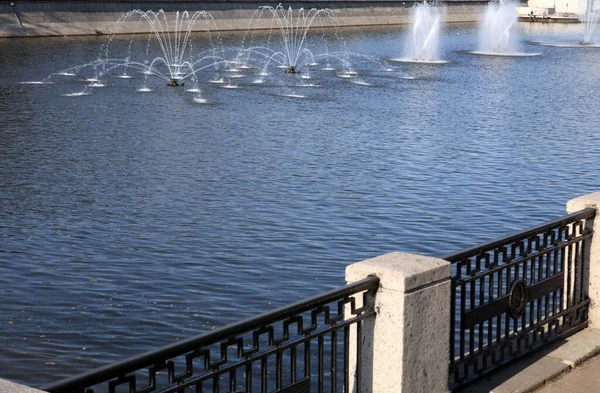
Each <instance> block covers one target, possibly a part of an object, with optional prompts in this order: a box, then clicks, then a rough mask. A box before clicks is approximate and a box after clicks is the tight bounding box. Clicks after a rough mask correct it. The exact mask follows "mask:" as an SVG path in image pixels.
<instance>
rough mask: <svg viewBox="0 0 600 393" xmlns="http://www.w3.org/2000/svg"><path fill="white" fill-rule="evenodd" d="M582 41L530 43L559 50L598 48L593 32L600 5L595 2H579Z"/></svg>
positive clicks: (593, 0)
mask: <svg viewBox="0 0 600 393" xmlns="http://www.w3.org/2000/svg"><path fill="white" fill-rule="evenodd" d="M579 11H580V17H579V19H580V21H581V29H582V40H581V41H580V42H555V41H532V43H533V44H537V45H542V46H554V47H559V48H600V45H599V44H596V43H594V40H593V39H594V31H595V29H596V23H597V22H598V18H599V17H600V5H596V1H595V0H579Z"/></svg>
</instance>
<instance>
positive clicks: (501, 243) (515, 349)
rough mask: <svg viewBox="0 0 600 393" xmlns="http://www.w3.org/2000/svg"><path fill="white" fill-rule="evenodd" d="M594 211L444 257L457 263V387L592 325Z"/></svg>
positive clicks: (453, 362)
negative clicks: (591, 260) (591, 247)
mask: <svg viewBox="0 0 600 393" xmlns="http://www.w3.org/2000/svg"><path fill="white" fill-rule="evenodd" d="M595 214H596V211H595V209H585V210H582V211H580V212H578V213H574V214H570V215H568V216H565V217H561V218H559V219H557V220H554V221H551V222H548V223H545V224H543V225H540V226H537V227H534V228H531V229H529V230H526V231H523V232H519V233H516V234H513V235H510V236H507V237H505V238H502V239H498V240H496V241H493V242H490V243H486V244H482V245H478V246H475V247H472V248H469V249H466V250H462V251H459V252H456V253H452V254H448V255H445V256H442V257H441V258H443V259H446V260H448V261H450V262H452V295H451V303H452V305H451V334H450V370H449V371H450V387H451V388H452V389H457V388H459V387H461V386H463V385H465V384H466V383H468V382H470V381H472V380H474V379H476V378H478V377H480V376H482V375H484V374H486V373H488V372H490V371H492V370H494V369H496V368H497V367H499V366H501V365H503V364H506V363H508V362H511V361H513V360H516V359H518V358H521V357H522V356H524V355H526V354H528V353H530V352H531V351H533V350H536V349H538V348H540V347H541V346H543V345H545V344H547V343H550V342H552V341H554V340H557V339H559V338H563V337H566V336H568V335H570V334H573V333H575V332H577V331H579V330H581V329H583V328H585V327H586V326H587V320H588V306H589V303H590V301H589V298H588V282H589V262H588V261H589V243H590V240H591V237H592V233H593V230H592V223H593V218H594V216H595Z"/></svg>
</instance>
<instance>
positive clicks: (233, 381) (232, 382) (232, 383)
mask: <svg viewBox="0 0 600 393" xmlns="http://www.w3.org/2000/svg"><path fill="white" fill-rule="evenodd" d="M236 374H237V368H232V369H231V370H229V389H230V390H231V391H232V392H235V391H237V375H236Z"/></svg>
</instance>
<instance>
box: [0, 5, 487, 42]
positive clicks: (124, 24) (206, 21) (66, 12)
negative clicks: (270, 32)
mask: <svg viewBox="0 0 600 393" xmlns="http://www.w3.org/2000/svg"><path fill="white" fill-rule="evenodd" d="M278 4H279V3H277V2H274V3H271V2H257V1H244V0H237V1H214V2H198V1H185V0H178V1H167V2H164V1H163V2H153V1H143V0H138V1H112V2H111V1H108V2H106V1H104V2H99V1H97V2H87V1H85V2H84V1H15V2H8V1H6V2H2V3H0V37H5V38H9V37H47V36H73V35H103V34H113V33H117V34H131V33H147V32H149V31H150V27H149V24H147V23H140V22H139V18H127V19H125V20H123V17H124V15H126V14H127V13H128V12H130V11H132V10H141V11H148V10H152V11H159V10H161V9H162V10H164V11H165V13H166V14H167V18H168V19H169V20H172V21H174V20H175V17H174V15H175V14H176V13H177V12H183V11H188V12H190V13H194V12H196V11H206V12H207V14H208V15H209V18H202V19H199V20H198V22H196V23H195V24H194V28H193V30H195V31H206V30H207V29H209V30H210V31H238V30H247V29H248V28H249V27H252V28H256V29H269V28H271V26H272V18H271V17H270V13H269V12H263V13H262V16H261V15H260V12H259V7H261V6H272V7H276V6H277V5H278ZM281 4H282V6H283V7H285V8H286V9H287V8H288V7H291V8H292V9H294V10H298V9H301V8H304V9H305V10H309V9H312V8H316V9H323V8H327V9H330V10H331V13H332V14H333V15H334V16H335V17H334V18H331V17H329V16H325V17H319V19H318V21H315V24H318V25H319V26H326V27H330V26H331V27H333V26H378V25H402V24H407V23H410V15H411V9H412V7H413V6H414V4H416V2H414V1H385V0H384V1H356V0H355V1H352V0H349V1H348V0H347V1H319V2H310V1H309V2H307V1H292V2H286V3H281ZM487 4H488V2H485V1H448V2H445V3H444V5H443V6H444V7H445V8H446V12H445V14H446V18H445V22H447V23H453V22H476V21H479V20H480V19H481V16H482V14H483V13H484V12H485V7H486V6H487ZM116 26H118V28H117V29H115V27H116Z"/></svg>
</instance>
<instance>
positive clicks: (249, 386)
mask: <svg viewBox="0 0 600 393" xmlns="http://www.w3.org/2000/svg"><path fill="white" fill-rule="evenodd" d="M252 390H253V388H252V362H248V363H246V392H248V393H251V392H252Z"/></svg>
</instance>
